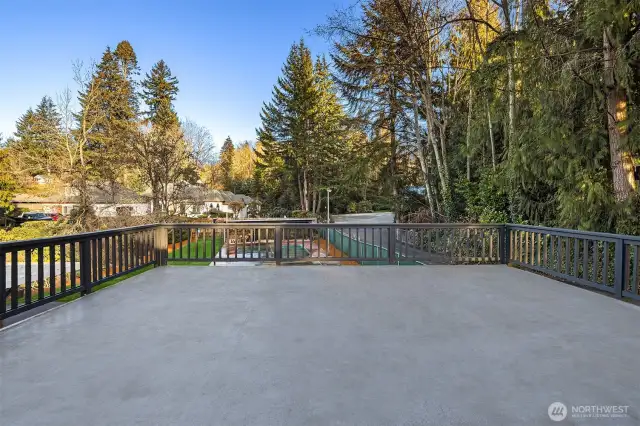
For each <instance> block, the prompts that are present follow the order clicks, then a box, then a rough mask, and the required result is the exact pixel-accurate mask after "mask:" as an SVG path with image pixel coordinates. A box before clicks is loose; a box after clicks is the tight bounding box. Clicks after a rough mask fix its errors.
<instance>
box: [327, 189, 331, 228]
mask: <svg viewBox="0 0 640 426" xmlns="http://www.w3.org/2000/svg"><path fill="white" fill-rule="evenodd" d="M329 194H331V188H327V223H330V222H331V216H330V213H329V212H330V210H329Z"/></svg>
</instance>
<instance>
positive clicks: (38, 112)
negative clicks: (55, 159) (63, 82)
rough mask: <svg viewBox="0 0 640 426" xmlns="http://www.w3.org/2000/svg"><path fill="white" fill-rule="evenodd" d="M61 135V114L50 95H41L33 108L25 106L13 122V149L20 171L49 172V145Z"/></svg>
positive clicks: (35, 173) (50, 147) (33, 173)
mask: <svg viewBox="0 0 640 426" xmlns="http://www.w3.org/2000/svg"><path fill="white" fill-rule="evenodd" d="M59 136H60V114H59V113H58V111H57V109H56V106H55V104H54V103H53V101H52V100H51V98H50V97H48V96H44V97H43V98H42V100H41V101H40V103H39V104H38V106H37V107H36V109H35V111H34V110H33V109H31V108H29V109H28V110H27V112H26V113H24V114H23V115H22V116H21V117H20V118H19V119H18V121H17V122H16V132H15V139H13V140H12V141H11V144H10V145H11V146H12V148H13V149H14V152H15V153H16V154H17V155H18V156H19V157H20V158H19V160H20V164H21V168H22V171H23V172H25V173H26V174H28V175H31V176H35V175H37V174H42V173H50V172H51V168H50V165H49V161H50V160H51V154H52V146H53V145H54V143H55V140H56V138H58V137H59Z"/></svg>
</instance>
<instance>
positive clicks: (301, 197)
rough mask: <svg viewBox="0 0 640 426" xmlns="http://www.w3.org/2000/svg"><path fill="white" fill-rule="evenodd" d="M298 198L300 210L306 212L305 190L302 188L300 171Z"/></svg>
mask: <svg viewBox="0 0 640 426" xmlns="http://www.w3.org/2000/svg"><path fill="white" fill-rule="evenodd" d="M298 196H299V199H300V210H304V190H303V188H302V179H300V171H298Z"/></svg>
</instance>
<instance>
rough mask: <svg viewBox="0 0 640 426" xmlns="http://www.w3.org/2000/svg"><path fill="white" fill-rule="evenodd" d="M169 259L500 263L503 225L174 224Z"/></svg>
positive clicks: (168, 230)
mask: <svg viewBox="0 0 640 426" xmlns="http://www.w3.org/2000/svg"><path fill="white" fill-rule="evenodd" d="M160 227H161V229H165V230H166V234H167V246H166V247H162V250H163V251H165V250H166V260H167V261H168V262H172V263H185V262H212V263H214V264H215V263H217V262H239V261H244V262H252V261H262V262H264V261H273V262H276V263H282V262H298V263H299V262H310V263H313V262H327V261H341V262H357V263H363V262H375V263H380V262H385V263H391V264H394V263H411V262H416V263H430V264H434V263H435V264H438V263H439V264H452V263H476V264H482V263H499V262H500V259H501V257H500V248H501V244H500V236H501V235H503V232H504V226H503V225H466V224H389V225H376V224H338V223H333V224H318V223H313V224H310V223H304V224H291V223H288V224H242V223H228V224H174V225H161V226H160Z"/></svg>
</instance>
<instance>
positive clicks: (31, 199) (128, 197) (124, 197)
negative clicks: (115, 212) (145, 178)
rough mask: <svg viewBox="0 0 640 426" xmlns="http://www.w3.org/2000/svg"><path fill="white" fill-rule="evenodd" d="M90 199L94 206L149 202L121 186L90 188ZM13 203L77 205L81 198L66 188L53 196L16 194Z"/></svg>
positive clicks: (75, 192)
mask: <svg viewBox="0 0 640 426" xmlns="http://www.w3.org/2000/svg"><path fill="white" fill-rule="evenodd" d="M89 198H90V199H91V201H92V202H93V203H94V204H142V203H146V202H147V199H146V198H145V197H143V196H140V195H138V194H137V193H136V192H135V191H132V190H130V189H128V188H125V187H123V186H120V185H115V186H109V187H98V186H90V187H89ZM12 201H13V202H14V203H35V204H77V203H78V202H79V201H80V197H79V196H78V195H77V191H74V190H72V189H71V188H65V189H62V190H59V191H56V192H54V193H51V194H40V195H35V194H16V195H15V196H14V197H13V200H12Z"/></svg>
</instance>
